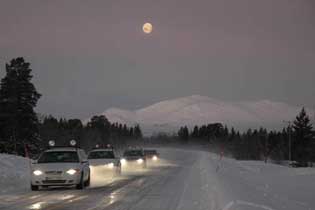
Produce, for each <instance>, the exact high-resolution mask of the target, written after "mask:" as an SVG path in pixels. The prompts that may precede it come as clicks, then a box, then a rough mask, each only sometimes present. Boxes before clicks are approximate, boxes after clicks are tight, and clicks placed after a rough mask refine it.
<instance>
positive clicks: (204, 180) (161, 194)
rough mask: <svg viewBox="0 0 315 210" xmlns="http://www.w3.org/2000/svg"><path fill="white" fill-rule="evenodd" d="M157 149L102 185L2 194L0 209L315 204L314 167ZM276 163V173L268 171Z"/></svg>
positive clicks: (269, 209) (227, 208)
mask: <svg viewBox="0 0 315 210" xmlns="http://www.w3.org/2000/svg"><path fill="white" fill-rule="evenodd" d="M159 152H160V153H161V157H162V158H163V159H164V160H162V161H161V162H162V163H161V164H160V165H157V166H154V167H152V166H151V167H149V169H148V170H146V171H139V172H134V173H130V172H127V173H125V175H124V177H123V178H121V179H119V180H114V181H113V182H109V183H107V184H103V185H102V184H100V183H99V182H96V180H95V178H94V180H93V179H92V185H91V187H89V188H87V189H85V190H74V189H54V190H41V191H39V192H26V193H20V194H15V195H13V194H11V195H10V194H8V195H2V196H0V209H6V210H9V209H45V210H51V209H63V210H67V209H76V210H79V209H85V210H98V209H102V210H107V209H110V210H127V209H128V210H148V209H150V210H155V209H163V210H168V209H169V210H175V209H177V210H192V209H195V210H201V209H210V210H256V209H257V210H264V209H265V210H278V209H286V210H291V209H292V210H300V209H301V210H304V209H307V210H309V209H314V207H315V202H314V200H313V199H312V198H311V196H312V193H310V190H311V189H314V183H315V182H314V176H308V175H310V173H312V172H313V171H314V170H313V169H307V170H308V171H304V172H303V174H301V171H295V169H292V168H286V167H282V166H278V165H273V164H267V165H264V164H262V163H261V162H254V161H243V162H240V161H235V160H232V159H227V158H223V159H222V160H220V158H219V157H218V156H217V155H215V154H213V153H209V152H203V151H193V150H182V149H171V148H169V149H160V150H159ZM275 169H276V171H277V173H276V175H274V174H273V173H272V171H273V170H275ZM279 169H280V170H279ZM296 175H303V176H304V180H305V182H299V183H298V182H295V181H294V180H295V178H296V177H295V176H296ZM97 178H98V179H99V177H97ZM98 181H99V180H98ZM288 183H290V184H288ZM295 188H299V189H303V190H300V191H295V190H294V189H295ZM303 192H305V193H304V195H303Z"/></svg>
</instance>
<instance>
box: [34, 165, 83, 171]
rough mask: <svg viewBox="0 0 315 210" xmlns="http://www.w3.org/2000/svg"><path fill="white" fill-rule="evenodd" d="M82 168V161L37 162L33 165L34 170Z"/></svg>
mask: <svg viewBox="0 0 315 210" xmlns="http://www.w3.org/2000/svg"><path fill="white" fill-rule="evenodd" d="M71 168H72V169H76V168H80V163H37V164H33V165H32V169H33V170H41V171H66V170H69V169H71Z"/></svg>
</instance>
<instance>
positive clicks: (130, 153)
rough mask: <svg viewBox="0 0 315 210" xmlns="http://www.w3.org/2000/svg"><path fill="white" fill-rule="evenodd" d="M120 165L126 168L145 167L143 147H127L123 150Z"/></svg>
mask: <svg viewBox="0 0 315 210" xmlns="http://www.w3.org/2000/svg"><path fill="white" fill-rule="evenodd" d="M120 162H121V165H122V167H124V166H126V167H128V168H136V167H141V168H146V167H147V160H146V157H145V155H144V151H143V149H128V150H126V151H125V152H124V154H123V157H122V159H121V160H120Z"/></svg>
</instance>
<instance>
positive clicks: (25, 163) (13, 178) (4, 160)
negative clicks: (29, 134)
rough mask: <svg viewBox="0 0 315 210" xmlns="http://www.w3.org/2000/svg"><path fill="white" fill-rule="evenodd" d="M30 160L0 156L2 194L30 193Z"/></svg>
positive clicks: (5, 155) (14, 156)
mask: <svg viewBox="0 0 315 210" xmlns="http://www.w3.org/2000/svg"><path fill="white" fill-rule="evenodd" d="M29 180H30V162H29V159H27V158H24V157H20V156H16V155H7V154H0V186H1V187H0V194H7V193H12V192H21V191H28V190H29V188H30V181H29Z"/></svg>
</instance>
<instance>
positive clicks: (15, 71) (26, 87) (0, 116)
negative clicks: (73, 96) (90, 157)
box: [0, 57, 142, 155]
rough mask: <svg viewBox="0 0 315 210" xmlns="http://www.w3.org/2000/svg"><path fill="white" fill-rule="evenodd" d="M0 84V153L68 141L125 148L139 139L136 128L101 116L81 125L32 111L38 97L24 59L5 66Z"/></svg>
mask: <svg viewBox="0 0 315 210" xmlns="http://www.w3.org/2000/svg"><path fill="white" fill-rule="evenodd" d="M5 70H6V72H5V73H6V74H5V76H4V78H2V79H1V83H0V152H5V153H14V154H19V155H24V154H25V153H26V150H27V152H29V153H31V154H37V153H38V152H39V151H40V150H42V149H45V147H46V145H47V142H48V141H49V140H55V141H56V144H57V145H66V144H67V143H68V142H69V140H70V139H75V140H77V141H78V144H79V145H80V146H81V147H83V148H85V149H90V148H91V147H94V146H95V145H96V144H104V145H105V144H115V145H121V144H125V143H126V142H125V141H126V140H127V139H128V140H130V139H131V140H132V139H140V138H142V131H141V128H140V126H139V125H135V126H134V127H128V126H127V125H123V124H118V123H111V122H109V121H108V120H107V118H106V117H105V116H94V117H92V118H91V120H90V121H89V122H87V123H86V124H83V123H82V122H81V120H79V119H69V120H66V119H56V118H54V117H53V116H44V117H43V116H41V117H38V114H37V113H36V112H35V111H34V109H35V107H36V105H37V102H38V100H39V99H40V97H41V94H40V93H38V92H37V90H36V88H35V86H34V84H33V83H32V81H31V80H32V77H33V76H32V74H31V72H32V69H31V68H30V63H28V62H25V60H24V58H22V57H19V58H16V59H12V60H11V61H10V63H9V64H6V65H5Z"/></svg>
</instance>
